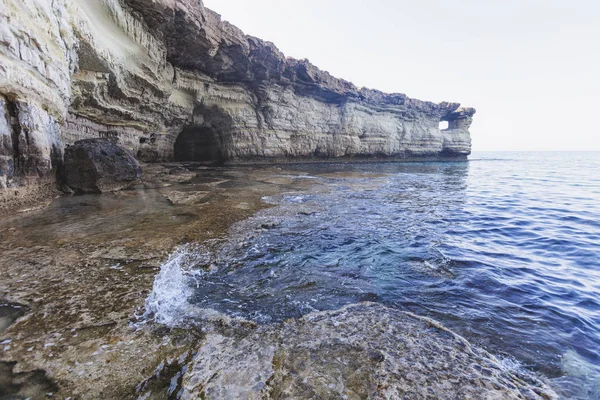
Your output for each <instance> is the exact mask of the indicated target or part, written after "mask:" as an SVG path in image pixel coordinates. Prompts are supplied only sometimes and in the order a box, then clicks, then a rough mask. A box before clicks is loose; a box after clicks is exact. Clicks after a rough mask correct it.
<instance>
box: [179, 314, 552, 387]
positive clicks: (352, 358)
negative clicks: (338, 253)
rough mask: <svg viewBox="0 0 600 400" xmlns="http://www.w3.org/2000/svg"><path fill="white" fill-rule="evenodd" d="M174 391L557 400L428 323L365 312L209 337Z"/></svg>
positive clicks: (529, 379) (528, 379)
mask: <svg viewBox="0 0 600 400" xmlns="http://www.w3.org/2000/svg"><path fill="white" fill-rule="evenodd" d="M182 385H183V388H184V393H183V397H182V398H184V399H196V398H206V399H226V398H244V399H269V398H294V399H316V398H318V399H324V398H328V399H334V398H335V399H337V398H339V399H365V398H371V399H404V398H409V399H432V398H436V399H467V398H470V399H484V398H485V399H555V398H557V396H556V394H555V393H554V392H553V391H552V389H550V388H549V387H548V386H546V384H545V383H543V382H542V381H540V380H539V379H538V378H537V377H535V376H534V375H533V374H530V373H528V372H525V371H516V370H509V369H507V368H506V367H504V366H503V365H502V364H501V363H500V362H499V361H498V360H497V359H496V358H495V357H494V356H492V355H491V354H489V353H488V352H486V351H484V350H482V349H480V348H478V347H476V346H473V345H471V344H470V343H469V342H468V341H467V340H465V339H464V338H462V337H461V336H459V335H457V334H455V333H454V332H452V331H450V330H448V329H446V328H444V327H443V326H441V325H440V324H439V323H437V322H436V321H433V320H431V319H428V318H424V317H419V316H416V315H414V314H411V313H407V312H402V311H399V310H395V309H391V308H388V307H385V306H382V305H380V304H375V303H361V304H355V305H351V306H346V307H344V308H342V309H340V310H336V311H325V312H316V313H311V314H308V315H306V316H304V317H303V318H300V319H292V320H288V321H286V322H284V323H283V324H281V325H270V326H263V327H260V328H258V329H257V330H256V331H254V332H251V333H250V334H248V335H245V336H242V337H235V336H234V337H226V336H223V335H221V334H219V333H210V334H208V335H207V337H206V339H205V341H204V344H203V346H202V347H201V348H200V350H199V351H198V353H197V355H196V357H195V359H194V360H193V362H192V365H191V366H190V368H189V369H188V371H187V373H186V374H185V375H184V376H183V383H182ZM232 394H235V395H234V396H233V397H231V396H232ZM228 396H230V397H228Z"/></svg>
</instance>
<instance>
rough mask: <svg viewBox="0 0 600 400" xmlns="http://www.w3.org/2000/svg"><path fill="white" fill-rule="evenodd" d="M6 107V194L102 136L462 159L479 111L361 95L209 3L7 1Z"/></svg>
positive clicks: (137, 142) (208, 154)
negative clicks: (442, 125) (66, 152)
mask: <svg viewBox="0 0 600 400" xmlns="http://www.w3.org/2000/svg"><path fill="white" fill-rule="evenodd" d="M0 96H1V97H0V117H1V118H0V129H1V131H0V135H1V136H0V137H1V138H2V142H1V143H2V148H0V157H1V158H0V160H1V161H0V168H1V170H0V171H1V172H0V182H1V184H2V185H3V187H17V186H23V185H28V184H32V183H35V182H38V181H40V180H44V179H46V180H47V179H52V171H54V169H55V168H56V167H57V164H58V163H60V160H61V157H62V151H63V147H64V146H65V145H68V144H72V143H74V142H75V141H76V140H81V139H86V138H94V137H117V138H119V140H120V142H121V143H123V144H124V145H125V146H126V147H128V148H129V149H130V150H132V151H133V152H134V154H135V155H136V156H137V157H138V158H139V159H141V160H144V161H157V160H169V159H173V158H177V159H181V160H184V159H191V160H196V161H219V162H241V161H248V160H255V159H287V158H290V157H293V158H301V159H313V158H317V159H318V158H331V157H354V158H357V157H388V158H389V157H395V158H407V157H440V156H443V157H464V156H466V155H468V154H469V153H470V148H471V143H470V134H469V131H468V129H469V126H470V123H471V121H472V117H473V114H474V113H475V110H474V109H471V108H461V107H460V105H459V104H458V103H446V102H444V103H439V104H436V103H432V102H424V101H420V100H415V99H411V98H409V97H407V96H406V95H403V94H385V93H382V92H379V91H375V90H369V89H359V88H357V87H355V86H354V85H352V84H351V83H350V82H347V81H344V80H341V79H337V78H334V77H332V76H331V75H330V74H328V73H327V72H324V71H321V70H319V69H318V68H316V67H315V66H313V65H312V64H310V63H309V62H308V61H307V60H295V59H291V58H286V57H285V56H284V55H283V54H282V53H281V52H280V51H279V50H278V49H277V48H276V47H275V46H274V45H273V44H272V43H270V42H265V41H262V40H260V39H257V38H254V37H250V36H247V35H245V34H244V33H243V32H242V31H240V30H239V29H238V28H236V27H235V26H233V25H231V24H229V23H227V22H224V21H222V20H221V18H220V16H219V15H218V14H216V13H214V12H212V11H210V10H208V9H206V8H205V7H204V6H203V4H202V2H201V1H200V0H177V1H175V0H154V1H152V2H148V1H142V0H81V1H74V0H4V1H2V3H1V4H0ZM442 120H447V121H449V128H448V129H447V130H444V131H441V130H440V129H439V122H440V121H442ZM8 138H11V140H9V139H8ZM11 143H12V144H11ZM17 143H18V144H19V145H18V148H17V146H16V144H17ZM11 159H12V161H11Z"/></svg>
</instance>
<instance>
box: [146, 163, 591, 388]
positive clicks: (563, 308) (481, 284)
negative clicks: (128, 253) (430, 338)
mask: <svg viewBox="0 0 600 400" xmlns="http://www.w3.org/2000/svg"><path fill="white" fill-rule="evenodd" d="M278 174H280V175H281V176H282V177H286V176H287V177H289V176H291V177H293V179H295V180H307V181H310V182H313V183H314V184H313V185H308V186H307V185H301V186H299V189H295V190H290V191H289V192H284V193H281V194H278V195H275V196H270V197H264V198H263V201H264V202H265V203H267V204H269V205H270V208H268V209H265V210H262V211H259V212H258V213H257V214H256V215H254V216H252V217H250V219H249V220H247V221H244V222H242V223H239V224H237V225H236V226H235V227H234V228H232V232H231V235H230V236H229V238H228V239H227V241H225V242H224V243H222V244H219V245H218V246H216V249H215V248H212V249H208V248H199V247H193V246H192V247H190V246H186V247H183V248H180V249H179V250H177V251H176V252H175V253H174V254H173V255H172V256H171V257H170V258H169V260H168V261H167V262H166V263H165V264H164V265H163V268H162V271H161V273H160V274H159V275H158V276H157V280H156V282H155V285H154V290H153V293H152V294H151V295H150V297H149V299H148V303H147V304H148V307H149V308H151V309H152V311H153V312H154V315H155V317H156V318H157V319H158V320H159V321H160V320H162V321H163V322H167V323H171V324H176V323H177V321H181V318H182V317H185V316H182V315H177V313H182V312H183V313H185V311H184V310H187V309H189V308H186V307H182V306H181V303H182V302H183V301H185V302H187V303H188V305H189V304H193V305H194V306H198V307H201V308H209V309H212V310H217V311H218V312H221V313H225V314H227V315H231V316H235V317H240V318H246V319H250V320H253V321H255V322H257V323H259V324H268V323H277V322H278V321H283V320H285V319H287V318H294V317H300V316H302V315H305V314H307V313H310V312H314V311H320V310H330V309H337V308H339V307H342V306H344V305H347V304H352V303H357V302H361V301H371V302H379V303H383V304H385V305H387V306H389V307H395V308H398V309H402V310H407V311H411V312H414V313H416V314H419V315H423V316H427V317H431V318H433V319H435V320H437V321H439V322H441V323H442V324H444V325H445V326H447V327H448V328H450V329H452V330H453V331H455V332H457V333H458V334H460V335H462V336H464V337H465V338H466V339H468V340H469V341H470V342H472V343H474V344H477V345H479V346H481V347H483V348H485V349H487V350H488V351H489V352H491V353H492V354H494V355H495V356H496V357H498V358H499V359H501V360H502V362H503V363H506V364H507V365H512V366H513V367H514V368H524V369H527V370H530V371H535V372H536V373H538V374H540V375H542V376H544V377H546V378H547V379H548V380H549V381H550V382H551V384H552V386H553V387H554V389H555V390H556V391H557V392H558V393H559V394H560V396H561V398H571V399H600V153H598V152H506V153H503V152H485V153H483V152H481V153H474V154H473V155H471V156H470V157H469V160H468V161H457V162H404V163H385V162H384V163H327V164H289V165H284V166H282V167H281V168H280V170H279V172H278ZM192 278H193V279H192ZM183 299H184V300H183Z"/></svg>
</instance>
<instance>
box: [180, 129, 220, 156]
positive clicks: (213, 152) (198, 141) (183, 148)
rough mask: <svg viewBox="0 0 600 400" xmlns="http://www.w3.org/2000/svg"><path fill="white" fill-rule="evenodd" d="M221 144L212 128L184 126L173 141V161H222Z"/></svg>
mask: <svg viewBox="0 0 600 400" xmlns="http://www.w3.org/2000/svg"><path fill="white" fill-rule="evenodd" d="M222 144H223V143H222V140H221V137H220V136H219V134H218V133H217V132H216V131H215V130H214V129H212V128H207V127H198V126H188V127H185V128H184V129H183V131H181V133H180V134H179V136H178V137H177V140H176V141H175V161H196V162H203V163H211V164H220V163H223V161H225V158H224V156H223V151H222Z"/></svg>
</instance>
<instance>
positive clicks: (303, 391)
mask: <svg viewBox="0 0 600 400" xmlns="http://www.w3.org/2000/svg"><path fill="white" fill-rule="evenodd" d="M185 167H186V170H187V171H189V172H186V170H183V169H180V168H177V166H176V165H174V164H170V165H164V166H162V165H149V166H146V170H145V174H144V178H143V180H142V182H141V183H140V184H138V186H136V187H135V188H134V189H135V190H130V191H121V192H116V193H109V194H103V195H82V196H73V197H64V198H60V199H57V200H56V201H55V202H54V203H53V204H51V205H50V206H49V207H48V208H46V209H44V210H38V211H33V212H31V213H28V214H24V215H20V216H14V217H12V218H6V219H3V220H1V221H0V247H1V248H2V249H3V251H2V252H1V253H0V275H1V276H2V280H0V298H1V299H4V300H3V301H2V303H3V304H12V305H19V306H20V305H23V306H26V308H23V309H22V310H23V311H20V312H19V313H16V312H15V311H14V310H13V311H11V312H10V313H7V315H8V314H10V316H9V319H8V320H7V322H6V323H5V325H6V326H5V330H4V332H2V333H0V343H2V345H0V362H2V364H0V369H1V371H4V372H5V374H4V375H5V376H7V377H8V379H5V380H1V381H0V390H4V393H9V394H11V395H12V394H14V395H17V394H18V395H21V394H23V395H24V396H25V395H26V396H25V397H31V398H32V399H38V398H40V399H41V398H47V396H48V393H49V392H52V396H53V397H52V398H57V399H66V398H68V397H71V398H73V399H75V398H81V399H113V398H115V399H116V398H118V399H136V398H146V399H167V398H184V399H185V398H187V399H200V398H357V399H358V398H368V397H370V398H416V399H419V398H448V399H452V398H474V399H478V398H482V399H483V398H519V399H526V398H532V399H535V398H554V394H553V393H552V391H551V390H550V389H548V388H547V387H545V386H544V384H543V383H541V382H540V381H539V380H538V379H537V378H535V377H534V376H533V375H528V374H522V373H520V372H515V371H514V370H510V369H506V368H504V367H503V366H502V365H501V364H500V363H499V362H498V361H497V360H496V359H495V358H494V357H492V356H491V355H489V354H488V353H486V352H485V351H483V350H481V349H479V348H477V347H476V346H472V345H470V344H469V343H468V342H466V341H465V340H464V339H463V338H461V337H459V336H457V335H455V334H453V333H452V332H450V331H448V330H446V329H444V328H443V327H441V326H439V325H438V324H437V323H435V322H434V321H431V320H428V319H424V318H420V317H417V316H414V315H412V314H407V313H403V312H401V311H398V310H395V309H390V308H387V307H385V306H382V305H376V304H372V303H363V304H358V305H352V306H349V307H346V308H343V309H340V310H337V311H326V312H318V313H312V314H308V315H305V316H304V317H302V318H298V319H291V320H286V321H283V322H278V323H273V324H267V325H259V324H257V323H256V322H253V321H248V320H244V319H242V318H236V317H231V316H229V315H226V314H223V313H220V312H217V311H215V310H210V309H195V310H186V312H187V311H189V312H190V316H191V317H192V318H191V319H189V320H188V322H187V323H184V324H171V325H168V326H167V325H163V324H161V323H158V322H157V321H155V320H153V319H152V317H151V316H143V315H144V314H145V311H147V310H145V304H146V303H145V301H146V299H147V298H148V296H149V294H150V293H151V291H152V287H153V282H154V281H155V278H156V276H157V274H158V273H159V269H160V266H161V265H163V264H164V263H165V261H166V260H167V258H168V254H170V253H172V252H173V250H174V249H175V248H176V247H178V246H180V245H181V244H183V243H198V244H202V245H203V246H205V247H209V248H210V247H211V246H213V247H215V248H217V247H218V246H219V245H220V244H222V243H223V242H227V241H228V240H229V238H230V237H232V236H233V237H238V236H239V234H240V233H241V232H238V231H240V230H244V229H245V227H247V228H248V229H252V230H254V229H256V223H258V222H260V227H261V228H260V229H269V228H270V226H272V224H274V223H277V221H276V219H277V218H275V220H273V219H270V220H268V219H265V220H264V221H262V220H261V221H253V222H252V223H251V224H247V223H245V221H248V218H249V217H250V216H252V215H254V214H255V213H256V212H257V211H259V210H261V209H263V208H265V207H269V205H268V204H266V203H265V202H264V201H263V200H262V199H263V198H264V197H265V196H277V195H280V194H282V193H295V192H302V191H306V190H307V189H311V190H326V188H322V187H319V186H318V183H317V182H315V180H312V179H306V176H304V175H302V174H300V173H294V172H289V171H285V172H284V171H282V170H280V169H278V168H276V167H262V168H248V167H247V168H231V169H229V168H202V169H200V170H194V169H193V166H189V165H188V166H185ZM174 168H177V170H176V171H177V173H174V174H171V173H170V172H171V171H172V170H173V169H174ZM180 173H181V174H183V175H184V176H186V180H185V182H184V183H180V182H178V181H177V179H176V178H178V177H180V175H181V174H180ZM189 175H193V176H191V177H190V176H189ZM173 191H176V192H194V191H196V192H207V193H208V195H207V197H206V198H205V199H203V201H204V202H202V203H195V202H190V203H173V202H171V201H169V200H168V199H167V198H166V197H165V195H167V194H169V193H170V192H173ZM274 211H276V209H274ZM299 211H302V212H310V211H311V210H310V209H306V210H305V209H303V208H300V209H299ZM275 215H277V213H276V212H275ZM238 222H239V223H238ZM234 244H235V243H234ZM234 244H232V245H234ZM24 388H28V390H29V391H24V390H25V389H24Z"/></svg>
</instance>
